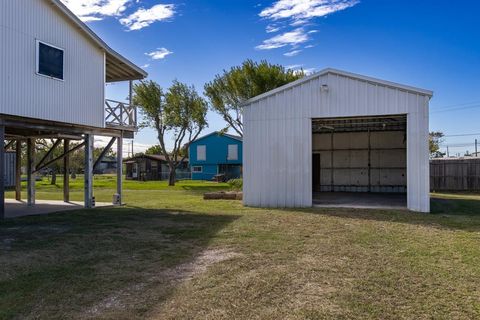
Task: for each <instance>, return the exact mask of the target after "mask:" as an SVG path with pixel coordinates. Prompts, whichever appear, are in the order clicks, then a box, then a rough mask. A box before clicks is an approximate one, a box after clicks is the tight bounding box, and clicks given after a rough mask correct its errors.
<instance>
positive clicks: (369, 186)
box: [368, 129, 372, 192]
mask: <svg viewBox="0 0 480 320" xmlns="http://www.w3.org/2000/svg"><path fill="white" fill-rule="evenodd" d="M371 136H372V135H371V133H370V129H368V192H372V137H371Z"/></svg>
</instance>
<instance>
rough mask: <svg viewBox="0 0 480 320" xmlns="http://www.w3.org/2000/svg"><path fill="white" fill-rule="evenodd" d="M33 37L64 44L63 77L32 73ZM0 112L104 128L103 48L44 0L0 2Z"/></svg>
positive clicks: (33, 64)
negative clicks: (55, 78)
mask: <svg viewBox="0 0 480 320" xmlns="http://www.w3.org/2000/svg"><path fill="white" fill-rule="evenodd" d="M36 40H40V41H43V42H46V43H49V44H52V45H54V46H57V47H60V48H62V49H64V50H65V51H64V56H65V59H64V78H65V79H64V81H59V80H54V79H50V78H48V77H44V76H40V75H37V74H36ZM0 43H1V44H2V45H1V46H0V70H2V72H1V75H0V114H6V115H15V116H22V117H29V118H36V119H43V120H51V121H58V122H64V123H71V124H80V125H88V126H94V127H104V91H105V72H104V71H105V70H104V69H105V64H104V52H103V51H102V50H101V49H100V48H99V47H98V46H95V45H94V44H93V42H92V41H91V40H90V39H88V38H87V37H86V36H84V35H83V34H82V33H80V31H78V29H76V28H75V27H74V26H73V24H72V23H71V22H70V21H69V20H67V18H65V17H64V16H63V14H62V13H60V12H59V11H58V9H56V7H54V6H52V4H50V3H49V2H48V1H46V0H15V1H1V2H0Z"/></svg>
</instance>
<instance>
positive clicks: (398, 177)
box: [312, 115, 407, 208]
mask: <svg viewBox="0 0 480 320" xmlns="http://www.w3.org/2000/svg"><path fill="white" fill-rule="evenodd" d="M406 129H407V117H406V115H389V116H374V117H344V118H325V119H313V120H312V191H313V197H312V199H313V204H314V205H321V206H341V207H366V208H368V207H373V208H406V206H407V198H406V192H407V141H406V140H407V135H406Z"/></svg>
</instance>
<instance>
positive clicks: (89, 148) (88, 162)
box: [84, 134, 93, 208]
mask: <svg viewBox="0 0 480 320" xmlns="http://www.w3.org/2000/svg"><path fill="white" fill-rule="evenodd" d="M84 179H85V187H84V188H85V191H84V196H85V199H84V201H85V204H84V205H85V208H92V207H93V135H92V134H86V135H85V175H84Z"/></svg>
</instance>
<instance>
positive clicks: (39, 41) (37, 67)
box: [35, 39, 65, 82]
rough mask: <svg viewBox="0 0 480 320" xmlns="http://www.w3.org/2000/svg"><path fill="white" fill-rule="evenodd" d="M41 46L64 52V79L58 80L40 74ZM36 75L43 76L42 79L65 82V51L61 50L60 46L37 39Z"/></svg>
mask: <svg viewBox="0 0 480 320" xmlns="http://www.w3.org/2000/svg"><path fill="white" fill-rule="evenodd" d="M40 44H43V45H46V46H49V47H52V48H54V49H57V50H61V51H62V53H63V54H62V77H63V78H57V77H53V76H48V75H46V74H43V73H40ZM35 73H36V74H37V75H38V76H41V77H45V78H48V79H53V80H57V81H61V82H65V49H64V48H61V47H59V46H56V45H53V44H51V43H48V42H46V41H42V40H38V39H36V40H35Z"/></svg>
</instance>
